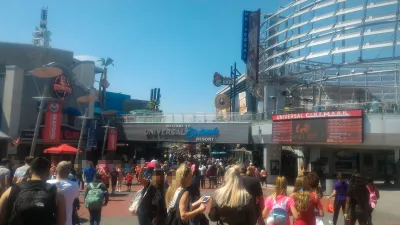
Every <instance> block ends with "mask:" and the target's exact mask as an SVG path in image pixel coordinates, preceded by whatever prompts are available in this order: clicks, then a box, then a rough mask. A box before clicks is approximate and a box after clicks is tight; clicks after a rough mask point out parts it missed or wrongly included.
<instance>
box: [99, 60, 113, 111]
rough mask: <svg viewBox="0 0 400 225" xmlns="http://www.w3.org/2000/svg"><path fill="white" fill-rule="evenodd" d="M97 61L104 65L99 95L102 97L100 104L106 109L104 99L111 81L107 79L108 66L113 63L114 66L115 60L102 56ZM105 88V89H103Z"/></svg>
mask: <svg viewBox="0 0 400 225" xmlns="http://www.w3.org/2000/svg"><path fill="white" fill-rule="evenodd" d="M97 62H99V63H100V65H101V66H102V67H103V73H102V74H101V77H100V82H99V95H101V97H100V96H99V97H100V106H101V108H102V109H104V100H105V97H106V89H107V87H108V86H109V83H108V81H107V67H108V66H110V65H112V66H114V60H113V59H112V58H100V59H99V60H97ZM102 88H103V91H101V89H102Z"/></svg>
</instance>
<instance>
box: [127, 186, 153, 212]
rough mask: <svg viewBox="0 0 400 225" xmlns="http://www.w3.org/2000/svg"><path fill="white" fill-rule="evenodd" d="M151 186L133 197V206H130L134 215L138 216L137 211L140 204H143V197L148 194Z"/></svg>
mask: <svg viewBox="0 0 400 225" xmlns="http://www.w3.org/2000/svg"><path fill="white" fill-rule="evenodd" d="M149 188H150V186H149V187H148V188H146V191H145V189H144V188H143V189H142V190H140V191H138V192H136V194H135V196H133V198H132V200H131V204H130V205H129V208H128V210H129V212H130V213H131V214H132V215H133V216H136V215H137V210H138V208H139V206H140V203H141V202H142V199H143V197H144V196H145V195H146V194H147V191H148V190H149Z"/></svg>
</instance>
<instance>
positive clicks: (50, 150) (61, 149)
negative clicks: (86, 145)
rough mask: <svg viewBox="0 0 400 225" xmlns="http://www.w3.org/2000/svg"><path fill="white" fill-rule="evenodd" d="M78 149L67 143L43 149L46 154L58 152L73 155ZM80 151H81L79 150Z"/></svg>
mask: <svg viewBox="0 0 400 225" xmlns="http://www.w3.org/2000/svg"><path fill="white" fill-rule="evenodd" d="M77 150H78V149H77V148H74V147H72V146H69V145H67V144H62V145H60V146H57V147H51V148H48V149H46V150H44V153H46V154H59V155H74V154H76V151H77ZM80 153H82V151H80Z"/></svg>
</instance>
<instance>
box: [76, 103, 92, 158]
mask: <svg viewBox="0 0 400 225" xmlns="http://www.w3.org/2000/svg"><path fill="white" fill-rule="evenodd" d="M87 114H88V109H87V108H86V111H85V114H84V115H83V116H79V117H78V118H79V119H81V120H82V126H81V133H80V134H79V141H78V148H77V151H76V156H75V164H76V163H78V161H79V154H80V151H81V145H82V140H83V136H84V134H85V128H86V122H87V120H88V119H92V117H88V116H87Z"/></svg>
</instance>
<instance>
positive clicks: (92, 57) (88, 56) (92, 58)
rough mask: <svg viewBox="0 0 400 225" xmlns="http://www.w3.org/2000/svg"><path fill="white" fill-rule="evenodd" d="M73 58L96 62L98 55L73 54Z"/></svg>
mask: <svg viewBox="0 0 400 225" xmlns="http://www.w3.org/2000/svg"><path fill="white" fill-rule="evenodd" d="M74 58H75V59H78V60H81V61H93V62H97V60H99V59H100V57H96V56H92V55H75V56H74Z"/></svg>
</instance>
